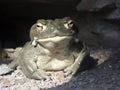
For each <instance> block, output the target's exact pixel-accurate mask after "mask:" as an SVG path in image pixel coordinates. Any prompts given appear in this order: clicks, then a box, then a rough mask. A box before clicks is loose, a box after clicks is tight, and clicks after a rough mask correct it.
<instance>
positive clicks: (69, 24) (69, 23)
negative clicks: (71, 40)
mask: <svg viewBox="0 0 120 90" xmlns="http://www.w3.org/2000/svg"><path fill="white" fill-rule="evenodd" d="M64 26H65V28H66V29H71V28H72V27H73V21H72V20H69V21H68V22H67V23H65V24H64Z"/></svg>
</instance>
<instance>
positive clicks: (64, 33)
mask: <svg viewBox="0 0 120 90" xmlns="http://www.w3.org/2000/svg"><path fill="white" fill-rule="evenodd" d="M73 27H74V24H73V21H72V19H71V18H70V17H64V18H62V19H55V20H51V19H48V20H44V19H40V20H37V22H36V23H35V24H34V25H33V26H32V27H31V29H30V39H31V41H30V42H27V43H26V44H25V45H24V47H23V49H22V50H21V51H20V54H19V56H18V58H17V60H14V61H13V62H12V63H10V64H9V65H8V66H9V67H10V68H11V69H14V68H15V67H16V66H18V65H19V66H20V67H21V69H22V71H23V73H24V74H25V75H26V76H27V77H29V78H34V79H46V78H48V77H49V73H48V72H47V71H64V75H65V76H68V75H70V74H72V75H74V74H75V73H76V72H77V70H78V69H79V68H80V67H81V63H82V61H83V60H84V58H85V57H86V56H87V55H88V54H89V51H88V49H87V47H86V45H85V44H84V43H83V42H81V41H80V40H79V39H78V38H77V37H76V33H75V30H74V29H73Z"/></svg>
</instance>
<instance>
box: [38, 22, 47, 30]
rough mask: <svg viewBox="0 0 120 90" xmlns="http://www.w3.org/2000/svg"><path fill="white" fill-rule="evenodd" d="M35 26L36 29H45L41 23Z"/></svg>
mask: <svg viewBox="0 0 120 90" xmlns="http://www.w3.org/2000/svg"><path fill="white" fill-rule="evenodd" d="M36 28H37V30H38V31H44V30H45V29H46V25H44V24H42V23H37V25H36Z"/></svg>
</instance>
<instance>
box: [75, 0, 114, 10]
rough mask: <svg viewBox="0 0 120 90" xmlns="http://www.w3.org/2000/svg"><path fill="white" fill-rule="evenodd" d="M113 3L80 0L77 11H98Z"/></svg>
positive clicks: (111, 0) (108, 0)
mask: <svg viewBox="0 0 120 90" xmlns="http://www.w3.org/2000/svg"><path fill="white" fill-rule="evenodd" d="M114 3H115V0H81V2H80V3H79V4H78V6H77V10H78V11H83V10H85V11H99V10H100V9H102V8H104V7H105V6H109V5H112V4H114Z"/></svg>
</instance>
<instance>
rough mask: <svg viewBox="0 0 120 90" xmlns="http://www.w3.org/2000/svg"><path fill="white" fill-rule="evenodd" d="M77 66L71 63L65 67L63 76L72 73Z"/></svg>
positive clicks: (75, 70)
mask: <svg viewBox="0 0 120 90" xmlns="http://www.w3.org/2000/svg"><path fill="white" fill-rule="evenodd" d="M78 68H79V65H76V66H74V65H71V66H69V67H67V68H66V69H64V76H68V75H70V74H71V75H74V74H75V73H76V72H77V70H78Z"/></svg>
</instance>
